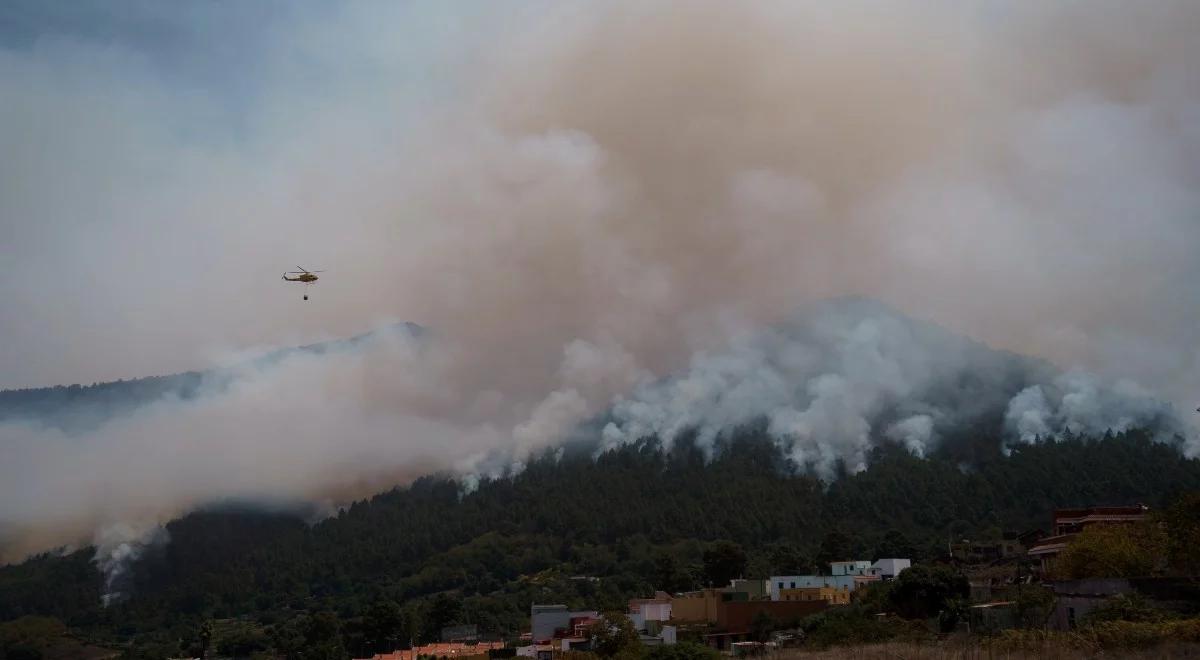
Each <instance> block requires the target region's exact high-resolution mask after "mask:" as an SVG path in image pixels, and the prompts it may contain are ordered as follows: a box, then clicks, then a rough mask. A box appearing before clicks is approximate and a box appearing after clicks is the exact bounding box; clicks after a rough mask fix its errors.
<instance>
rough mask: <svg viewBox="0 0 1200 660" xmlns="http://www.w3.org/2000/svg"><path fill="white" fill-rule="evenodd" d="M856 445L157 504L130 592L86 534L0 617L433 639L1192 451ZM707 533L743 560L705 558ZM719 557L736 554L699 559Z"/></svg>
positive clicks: (929, 520)
mask: <svg viewBox="0 0 1200 660" xmlns="http://www.w3.org/2000/svg"><path fill="white" fill-rule="evenodd" d="M870 459H871V460H870V463H869V467H868V469H866V470H865V471H863V472H860V473H858V474H853V475H847V476H844V477H842V478H841V479H839V480H837V481H835V482H833V483H823V482H821V481H820V480H818V479H816V478H815V477H813V476H811V475H808V474H803V473H799V472H797V471H795V469H794V467H793V466H790V465H789V464H788V463H787V461H786V460H785V459H784V457H783V455H782V454H781V452H780V451H778V450H777V449H776V448H775V447H774V445H773V444H772V443H771V442H770V441H769V440H768V439H767V438H766V437H765V434H764V432H763V431H762V430H761V429H747V430H744V431H742V432H740V433H739V434H738V435H737V436H736V438H735V439H732V440H728V441H726V443H725V444H724V446H723V449H721V450H720V451H718V452H717V454H716V455H715V457H713V458H711V460H710V459H708V458H706V456H705V454H704V453H703V452H701V451H699V450H698V449H696V448H694V447H692V446H690V445H689V444H688V443H686V442H681V443H677V444H676V445H675V446H674V447H673V448H672V449H671V450H669V451H663V450H662V449H661V448H660V447H658V446H657V445H656V444H654V443H652V442H646V443H643V444H640V445H635V446H628V447H624V448H621V449H617V450H613V451H609V452H606V453H604V454H602V455H600V456H599V457H598V458H593V457H592V456H591V454H590V452H580V453H579V454H577V455H576V454H571V453H568V454H567V455H566V456H563V457H555V456H553V455H547V456H545V457H542V458H539V459H536V460H532V461H531V462H530V463H529V465H528V467H527V469H526V470H525V471H524V472H522V473H521V474H519V475H517V476H513V477H507V478H501V479H494V480H485V481H484V482H482V483H481V484H479V486H478V487H477V488H476V489H475V490H474V491H472V492H470V493H464V491H463V489H462V488H461V487H460V486H459V485H458V484H457V483H455V482H454V481H452V480H449V479H445V478H441V477H428V478H424V479H420V480H418V481H417V482H415V483H413V484H412V485H411V486H409V487H407V488H397V489H395V490H392V491H389V492H386V493H382V494H380V495H377V496H375V497H373V498H371V499H369V500H365V501H360V502H356V503H354V504H352V505H350V506H349V507H347V508H346V509H344V510H343V511H341V512H340V513H339V514H338V515H336V516H335V517H332V518H329V519H326V520H324V521H322V522H320V523H317V524H314V525H308V524H306V523H305V522H303V520H302V519H301V518H299V517H297V516H291V515H286V514H280V513H264V512H261V511H256V510H254V509H252V508H247V507H241V508H237V507H229V506H225V507H221V508H212V509H209V510H206V511H198V512H194V513H192V514H190V515H188V516H185V517H183V518H181V519H179V520H176V521H173V522H171V523H170V524H169V525H168V531H169V533H170V538H171V542H170V543H169V544H167V545H166V546H165V547H163V548H159V549H157V551H154V552H149V553H147V554H146V555H145V556H144V558H143V559H142V560H141V561H139V562H138V563H137V564H136V565H135V566H134V567H133V568H134V570H133V572H132V577H133V579H132V584H131V585H130V586H131V593H132V597H131V598H129V599H128V600H127V601H124V602H120V603H117V604H115V605H113V606H110V607H108V608H103V607H101V606H100V597H99V596H100V591H101V587H102V581H101V579H100V576H99V574H98V573H97V571H96V568H95V565H94V563H93V562H92V557H93V556H94V549H91V548H83V549H80V550H78V551H75V552H69V553H67V554H63V555H45V556H39V557H36V558H33V559H31V560H30V561H27V562H25V563H22V564H19V565H13V566H6V567H0V621H3V620H10V619H16V618H18V617H21V616H25V615H40V616H52V617H57V618H58V619H60V620H62V621H63V622H65V623H66V624H67V625H69V626H70V627H71V628H72V629H73V630H75V631H77V632H79V634H82V635H85V636H87V637H88V638H89V639H93V640H97V641H102V642H103V641H127V640H137V641H138V642H139V644H144V645H146V646H147V647H148V646H149V645H151V644H158V645H161V648H168V647H173V648H175V649H177V650H183V651H186V650H187V649H188V648H193V649H195V648H197V646H196V645H197V644H198V637H197V634H198V633H197V631H198V630H199V629H200V625H201V623H202V622H203V621H207V620H218V621H225V620H230V619H238V620H240V621H242V622H248V623H252V624H253V626H252V627H251V628H249V629H247V628H246V627H245V626H243V627H241V628H239V627H237V626H233V625H231V624H221V625H220V626H218V628H217V630H216V631H215V632H214V634H213V639H212V644H213V648H214V649H218V650H219V649H220V648H221V647H222V645H225V647H226V648H233V647H234V646H236V645H238V644H241V645H243V646H244V647H246V648H248V647H250V646H255V645H258V644H260V643H261V641H262V637H261V636H260V635H259V634H258V633H262V634H263V635H266V637H267V639H268V640H269V642H270V644H271V645H272V647H273V648H275V649H280V650H283V651H284V652H286V649H289V648H299V647H302V646H305V645H313V644H316V645H318V646H321V647H322V648H328V649H329V652H330V653H331V654H336V653H339V652H341V651H340V650H339V649H341V650H345V651H347V652H350V653H354V654H363V655H369V654H370V652H371V651H372V650H374V649H378V648H381V647H385V646H388V645H391V644H394V643H400V644H407V643H408V642H409V641H410V640H411V641H414V642H418V643H419V642H423V641H432V640H434V639H436V638H437V637H438V636H439V634H440V629H441V626H443V625H450V624H475V625H477V626H478V627H479V628H480V630H482V631H484V632H493V633H510V632H514V631H517V630H519V629H520V628H521V627H522V626H525V625H528V612H529V609H528V608H529V606H530V604H531V603H549V602H555V603H563V604H566V605H568V606H571V607H577V608H584V607H586V608H589V609H600V610H607V609H617V610H624V609H625V606H626V600H627V599H628V598H631V597H644V596H649V595H650V594H652V593H653V591H654V590H655V589H663V588H665V589H670V590H683V589H690V588H695V587H698V586H700V584H701V583H703V582H707V581H709V580H714V581H715V580H717V579H722V580H723V579H724V578H726V577H728V576H729V575H731V574H736V573H739V572H741V571H742V570H744V571H746V572H753V574H754V575H755V576H763V575H766V574H772V573H775V574H795V573H805V572H808V571H810V570H813V569H814V568H815V567H814V565H813V564H814V563H815V562H814V561H813V558H816V557H820V558H822V559H826V558H835V559H850V558H855V559H858V558H865V559H874V558H876V557H875V556H873V555H874V554H876V553H878V552H886V554H889V555H897V554H903V553H904V552H905V551H912V553H913V557H912V558H913V559H916V560H921V559H928V558H932V557H934V556H936V555H939V554H941V553H942V552H944V548H945V543H946V538H947V534H948V533H950V531H951V528H952V527H953V528H954V530H953V531H955V532H961V533H964V534H971V535H973V536H975V537H978V535H981V534H986V533H988V530H997V529H1002V530H1026V529H1030V528H1034V527H1042V528H1044V527H1046V526H1047V525H1048V524H1049V522H1050V515H1051V511H1052V510H1053V509H1054V508H1055V507H1061V506H1081V505H1090V504H1096V503H1106V504H1107V503H1128V502H1134V501H1144V502H1146V503H1147V504H1150V505H1151V506H1155V507H1158V506H1161V505H1163V504H1166V503H1167V501H1168V499H1167V498H1168V497H1169V496H1171V497H1173V495H1174V494H1175V493H1181V492H1183V491H1187V490H1200V461H1196V460H1189V459H1185V458H1183V457H1182V456H1181V455H1180V454H1179V453H1178V451H1177V450H1176V449H1175V448H1173V447H1170V446H1166V445H1161V444H1156V443H1154V442H1152V441H1151V440H1150V439H1149V437H1148V436H1147V435H1144V434H1140V433H1129V434H1123V435H1117V436H1114V437H1109V438H1102V439H1095V440H1090V439H1084V438H1078V437H1073V438H1066V439H1062V440H1061V441H1059V442H1047V443H1044V444H1039V445H1023V446H1019V447H1016V448H1014V450H1013V451H1012V452H1011V455H1008V456H1004V455H1001V454H999V452H996V453H995V454H994V455H991V456H985V457H981V458H980V460H979V461H978V462H977V463H975V464H973V465H971V466H970V468H969V469H968V468H967V467H965V466H964V465H963V464H961V463H960V462H959V461H958V460H949V459H947V458H944V457H937V456H933V457H929V458H916V457H913V456H911V455H909V454H907V453H905V452H904V451H902V450H899V449H891V448H881V449H879V450H877V451H875V452H874V454H873V455H872V456H871V457H870ZM1181 515H1184V516H1186V515H1187V514H1186V510H1185V512H1184V513H1183V514H1181ZM956 521H957V522H956ZM1189 533H1190V532H1189ZM1181 538H1190V537H1186V536H1185V537H1181ZM721 540H728V541H731V542H732V543H733V544H736V545H737V546H740V547H741V549H742V550H743V551H744V563H743V561H742V560H741V559H739V558H738V557H736V553H728V554H729V555H731V556H732V559H734V560H736V561H730V562H727V563H725V562H714V561H712V560H714V559H716V558H717V557H720V556H723V555H724V554H725V553H716V554H714V553H713V552H712V551H713V549H714V548H717V547H719V546H718V545H717V544H716V542H717V541H721ZM706 550H707V551H709V557H708V558H709V560H710V561H708V562H706V561H705V553H706ZM1184 550H1186V548H1184ZM1181 556H1182V555H1181ZM718 563H721V564H722V565H723V566H733V567H734V568H737V569H739V570H733V569H726V568H722V569H721V571H720V573H721V574H720V575H718V574H717V571H715V570H706V569H715V568H716V566H717V565H718ZM824 568H825V569H826V570H827V568H828V567H827V566H826V567H824ZM397 611H398V612H399V614H397ZM333 637H337V640H336V641H335V640H333V639H332V638H333Z"/></svg>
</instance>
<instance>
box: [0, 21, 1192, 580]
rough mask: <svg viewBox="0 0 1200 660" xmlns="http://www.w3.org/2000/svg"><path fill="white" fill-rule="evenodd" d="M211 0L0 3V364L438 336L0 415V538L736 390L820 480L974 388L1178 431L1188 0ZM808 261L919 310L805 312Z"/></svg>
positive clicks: (58, 368) (1078, 414) (912, 437)
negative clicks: (18, 29) (309, 277)
mask: <svg viewBox="0 0 1200 660" xmlns="http://www.w3.org/2000/svg"><path fill="white" fill-rule="evenodd" d="M18 6H20V5H18ZM31 6H32V5H31ZM240 7H241V5H239V4H233V5H229V6H220V5H212V8H210V9H204V10H197V11H198V12H199V13H198V14H189V15H188V16H186V17H178V16H174V15H172V14H170V12H169V11H166V10H161V9H143V10H135V9H130V10H129V11H146V12H150V14H151V15H150V16H148V17H147V16H134V17H131V18H130V19H129V23H130V24H135V25H138V26H144V25H147V24H148V25H161V24H165V25H166V26H167V27H170V28H172V29H174V30H176V32H173V33H172V34H176V33H177V34H179V35H182V36H180V38H178V39H172V40H171V41H170V45H164V44H163V43H158V42H155V43H150V44H147V43H143V42H141V41H137V40H136V39H130V40H125V41H123V40H122V39H121V38H111V35H112V34H117V35H118V37H119V36H120V35H121V34H122V32H121V30H120V29H115V30H108V29H105V30H101V32H103V38H101V37H98V36H96V35H95V34H90V33H88V32H87V30H86V28H80V27H78V25H76V26H75V27H73V28H71V29H65V28H64V29H57V28H56V29H55V30H47V31H45V32H36V30H35V33H34V34H32V36H30V35H23V36H22V38H21V39H16V40H14V38H13V37H12V35H11V34H9V33H7V32H5V33H0V39H7V40H8V41H0V97H2V98H4V99H5V103H3V104H0V144H2V145H3V152H4V153H5V158H3V159H0V243H2V244H3V246H4V252H3V254H2V256H3V263H2V266H3V272H4V273H5V274H6V277H5V278H4V279H3V280H0V296H3V299H4V300H5V305H4V307H3V310H2V311H0V336H3V337H4V342H3V346H2V348H0V350H2V351H3V352H0V384H2V385H4V386H28V385H39V384H53V383H69V382H76V381H80V380H83V381H86V382H90V381H93V380H108V379H115V378H120V377H129V376H135V375H146V374H154V373H168V372H172V371H179V370H182V369H188V368H198V367H203V366H205V365H210V364H214V363H221V364H238V363H239V360H238V359H235V356H232V355H231V352H232V351H231V350H230V347H236V348H237V349H238V353H239V356H240V355H244V354H245V353H247V352H254V351H253V348H254V347H256V346H264V347H278V346H287V345H295V344H300V343H304V342H308V341H313V340H317V339H329V338H334V337H343V336H349V335H352V334H356V333H358V332H360V331H362V329H363V328H365V327H374V326H376V325H380V324H382V323H383V322H385V321H388V320H391V319H404V320H411V321H415V322H418V323H420V324H422V325H423V326H425V327H427V328H430V329H431V336H430V338H429V339H428V341H425V340H422V341H420V342H414V341H413V340H412V338H411V337H408V336H406V335H404V333H384V334H383V335H381V336H379V337H377V338H376V339H374V340H372V341H371V342H369V343H368V344H366V345H364V346H362V347H360V348H359V349H356V350H355V351H350V352H345V353H338V354H336V355H295V356H292V357H289V358H287V359H284V360H281V361H279V362H278V363H276V364H272V365H267V366H261V365H260V366H253V367H246V368H244V369H243V370H242V372H241V373H240V374H239V376H238V377H237V378H236V379H235V380H234V381H233V382H232V383H229V384H227V385H223V386H222V387H220V388H216V387H214V388H212V390H211V391H208V392H206V394H205V396H201V397H199V398H198V399H195V400H189V401H182V400H171V399H167V400H162V401H157V402H155V403H153V404H152V405H150V406H148V407H144V408H141V409H139V410H137V411H136V412H134V413H132V414H128V415H122V416H118V417H115V418H113V419H111V420H109V421H108V422H106V423H104V424H103V425H101V426H99V427H98V428H96V429H93V430H91V431H88V432H87V433H84V434H75V433H71V432H64V431H62V430H60V429H57V428H53V427H44V426H42V425H39V424H37V423H27V422H21V423H5V424H3V425H0V451H2V452H3V462H0V529H2V530H4V534H5V535H6V537H7V539H6V540H7V545H6V547H7V549H8V550H7V553H6V556H7V557H8V558H14V557H19V556H21V554H22V553H24V552H28V551H33V550H38V549H44V548H48V547H53V546H54V545H56V544H61V543H69V542H76V541H79V540H88V539H90V538H92V536H93V535H94V534H95V530H97V529H105V528H108V527H109V526H111V525H115V524H126V525H129V526H130V527H131V528H136V529H138V530H146V529H154V528H155V527H156V526H157V525H158V524H160V523H161V522H162V521H164V520H165V519H167V518H169V517H170V516H172V515H176V514H178V513H180V512H182V511H186V510H188V509H189V508H192V507H195V506H197V505H200V504H202V503H204V502H206V501H210V500H212V499H214V498H221V497H226V496H236V497H244V498H258V499H263V500H288V499H312V498H319V499H330V500H333V501H337V500H339V499H340V498H344V497H346V496H351V495H354V494H362V493H364V492H369V490H370V489H371V488H378V487H382V486H385V485H387V484H390V483H395V482H403V481H404V480H406V479H409V478H412V477H413V476H415V475H418V474H422V473H426V472H428V471H431V470H436V469H450V470H454V471H459V472H462V473H467V474H478V473H483V474H490V473H497V472H503V471H504V470H507V469H511V468H512V466H513V465H514V464H516V465H517V466H518V467H519V463H520V461H521V460H522V458H523V457H524V456H526V455H527V454H528V453H529V452H534V451H540V450H541V449H544V448H547V447H553V446H555V445H556V444H557V443H558V442H560V441H561V439H562V438H563V437H564V436H565V435H567V434H569V433H571V432H572V431H573V429H575V428H576V427H577V426H578V425H579V424H581V423H591V422H593V421H595V420H596V419H603V420H604V422H605V423H606V424H607V425H606V426H605V427H604V428H603V430H602V431H601V432H598V433H597V436H598V437H601V438H602V439H603V441H605V442H624V441H628V440H630V439H635V438H636V437H637V436H639V435H642V434H644V433H651V432H652V433H658V434H660V435H661V436H662V437H664V439H666V440H668V441H670V439H672V438H675V437H677V436H678V434H680V433H682V432H684V431H685V430H686V429H687V428H688V427H692V428H694V429H695V430H697V432H698V433H699V434H700V436H701V437H703V438H706V439H711V438H714V437H715V436H716V435H717V434H719V433H720V431H721V429H722V427H723V426H725V425H728V424H736V423H739V422H745V421H747V420H751V419H764V418H765V419H767V420H768V423H769V430H770V432H771V433H772V434H773V435H774V436H775V437H777V438H778V439H779V441H780V442H781V443H782V444H784V445H785V446H786V447H788V449H789V451H790V452H791V453H792V454H793V456H795V457H796V458H797V459H799V460H800V461H801V462H802V463H805V464H808V465H811V466H812V467H813V469H815V470H818V471H819V472H822V473H824V474H831V473H832V472H833V471H835V469H836V467H837V466H839V465H840V466H843V467H844V468H845V469H850V470H853V469H857V468H859V467H861V465H862V463H863V461H864V460H865V459H864V456H865V452H866V450H867V449H868V448H869V447H870V446H872V445H873V444H875V443H878V442H896V443H899V444H902V445H904V446H906V447H908V448H909V449H910V450H912V451H914V452H917V453H928V452H931V451H936V450H937V449H938V448H939V447H941V446H943V445H944V443H945V442H946V441H947V438H950V437H952V435H953V433H954V432H955V430H957V429H960V428H963V427H964V425H969V424H971V423H972V420H979V419H983V418H990V417H994V419H995V425H996V427H997V429H1003V430H1005V431H1004V432H1005V433H1007V436H1006V437H1008V438H1009V440H1008V442H1009V443H1015V442H1027V441H1031V440H1033V439H1036V438H1038V437H1044V436H1045V435H1047V434H1048V433H1050V434H1052V433H1057V432H1061V431H1063V430H1067V429H1072V430H1075V431H1099V430H1100V429H1107V428H1114V429H1121V428H1126V427H1130V426H1136V425H1142V424H1151V423H1156V424H1157V423H1159V422H1164V424H1165V425H1163V426H1162V428H1166V429H1169V430H1170V431H1178V432H1179V433H1181V434H1182V435H1183V436H1184V437H1189V438H1191V437H1194V435H1193V432H1192V430H1191V429H1190V427H1189V426H1188V425H1187V424H1186V423H1185V422H1184V421H1182V420H1180V419H1178V417H1177V416H1176V415H1174V414H1172V412H1171V411H1172V410H1190V409H1191V408H1192V407H1194V402H1192V401H1191V397H1193V396H1194V394H1195V392H1197V391H1200V348H1198V347H1200V341H1198V340H1200V337H1198V336H1197V335H1198V332H1200V287H1197V282H1200V261H1198V260H1197V259H1196V258H1195V255H1196V253H1197V247H1200V223H1198V222H1197V217H1200V130H1197V126H1200V78H1198V77H1197V74H1196V70H1195V67H1194V66H1191V63H1192V62H1196V61H1200V40H1197V39H1195V34H1196V33H1197V31H1198V29H1197V28H1200V6H1198V5H1196V4H1195V3H1191V2H1168V1H1164V2H1156V3H1149V4H1147V3H1139V4H1134V3H1124V2H1116V1H1111V2H1110V1H1106V0H1101V1H1098V2H1089V3H1064V4H1058V3H1039V4H1037V5H1027V6H1014V5H1013V3H1007V2H964V3H934V2H930V3H906V4H905V5H904V6H902V7H901V6H898V5H891V4H887V3H868V2H849V3H837V4H836V5H833V4H830V3H826V2H813V3H797V2H762V3H752V4H751V3H728V2H716V1H714V2H706V1H698V2H677V3H671V2H667V3H660V2H650V3H647V2H605V3H596V4H571V5H570V6H564V5H561V4H559V3H552V4H547V3H534V4H527V5H520V6H515V7H514V6H503V7H500V6H491V5H489V6H488V8H487V9H479V8H471V9H464V8H463V7H464V6H459V7H457V8H452V7H448V6H447V5H446V4H445V3H433V4H428V5H427V4H421V3H411V4H410V3H404V4H401V3H391V4H386V5H377V6H368V5H338V6H336V7H337V9H329V8H327V7H320V6H319V7H305V6H303V5H295V6H294V8H292V9H290V10H288V11H284V12H279V13H278V15H276V14H271V15H270V16H264V15H261V14H259V13H253V15H252V16H251V15H243V14H242V12H249V10H245V9H241V8H240ZM30 11H33V10H30ZM113 11H116V9H114V10H113ZM209 12H211V13H209ZM35 23H36V22H35ZM84 23H86V24H92V23H91V22H84ZM118 27H120V26H118ZM139 29H140V27H139ZM72 30H74V31H72ZM139 34H140V32H139ZM215 34H220V35H222V38H221V39H220V40H216V39H213V38H210V37H212V36H213V35H215ZM239 34H240V35H242V37H241V40H240V41H239ZM218 42H220V43H228V44H231V45H230V47H229V49H228V50H226V51H222V52H233V53H235V55H236V57H237V58H238V61H236V62H234V63H233V64H236V66H231V65H230V64H231V63H230V62H226V61H224V60H222V59H221V58H219V57H216V56H215V55H214V54H213V49H212V47H211V46H210V45H209V44H212V43H218ZM179 44H183V45H182V46H179ZM237 44H242V46H241V47H238V46H237ZM249 44H253V46H250V45H249ZM164 48H166V49H172V48H174V49H175V50H170V52H167V53H164V52H161V51H162V49H164ZM222 57H223V56H222ZM297 264H299V265H303V266H305V267H308V268H324V269H327V271H328V272H327V273H325V274H324V275H323V277H322V280H321V281H320V282H319V283H318V284H317V285H316V286H314V287H313V289H312V291H311V292H310V293H312V300H310V301H309V302H307V303H302V302H301V301H300V300H299V296H300V292H299V291H298V290H296V289H293V288H288V286H287V285H284V284H283V283H281V282H280V281H279V279H278V276H279V272H281V271H283V270H287V269H291V268H293V267H294V266H295V265H297ZM842 295H854V296H867V297H870V298H874V299H878V300H881V301H883V302H884V303H887V304H889V305H891V306H892V307H893V308H895V309H899V310H903V312H905V313H907V314H911V315H912V316H914V317H916V318H921V319H927V320H929V321H931V322H933V323H937V324H939V325H940V326H943V327H944V328H946V329H947V330H948V332H943V331H939V330H935V329H931V328H929V327H927V326H925V325H924V324H912V323H910V322H907V321H905V320H903V318H902V317H899V316H898V315H896V314H895V313H893V312H890V311H887V310H885V309H882V308H880V309H875V308H871V307H870V306H868V307H867V308H863V307H862V306H856V305H855V304H850V305H849V306H846V305H833V306H832V307H828V308H818V309H815V310H813V309H810V307H809V306H810V305H812V304H813V303H814V302H816V301H819V300H825V299H827V298H830V297H835V296H842ZM797 310H800V311H797ZM957 335H964V336H968V337H972V338H973V339H975V340H979V341H982V342H986V344H987V345H989V346H993V347H996V348H998V349H1005V350H1009V351H1012V352H1015V353H1019V354H1024V355H1030V356H1035V357H1036V358H1040V359H1044V360H1046V361H1048V362H1047V363H1041V362H1034V361H1032V360H1025V359H1023V358H1015V357H1012V356H1007V357H1004V356H1001V355H1000V354H996V353H992V352H990V351H988V350H986V349H983V348H982V347H980V346H978V345H976V344H972V343H970V342H968V341H967V340H963V339H959V338H957ZM1051 364H1053V365H1057V367H1052V366H1050V365H1051ZM1059 368H1062V369H1065V370H1068V371H1065V372H1064V373H1066V374H1067V375H1060V373H1059ZM1070 369H1078V370H1077V371H1071V370H1070ZM1084 374H1090V375H1084ZM1135 382H1136V383H1139V384H1140V385H1138V386H1134V385H1131V384H1130V383H1135ZM1142 388H1146V389H1142ZM1014 397H1015V398H1014ZM1172 406H1173V408H1172ZM1185 406H1186V407H1185ZM1164 420H1165V421H1164ZM1195 449H1196V447H1195V444H1192V445H1190V448H1189V451H1193V452H1194V451H1195ZM133 536H136V534H133ZM101 556H102V557H103V556H105V555H104V554H103V553H102V554H101ZM108 556H111V555H108ZM110 574H111V572H110Z"/></svg>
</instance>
